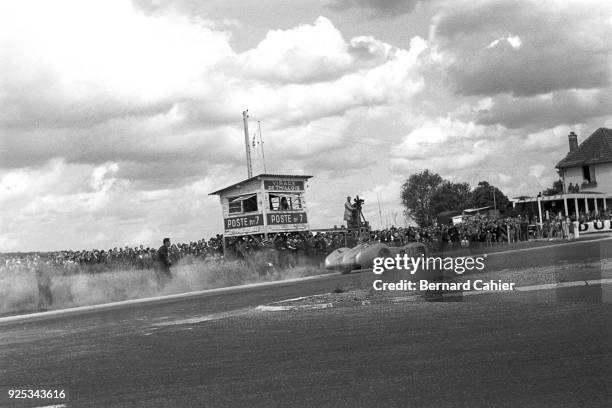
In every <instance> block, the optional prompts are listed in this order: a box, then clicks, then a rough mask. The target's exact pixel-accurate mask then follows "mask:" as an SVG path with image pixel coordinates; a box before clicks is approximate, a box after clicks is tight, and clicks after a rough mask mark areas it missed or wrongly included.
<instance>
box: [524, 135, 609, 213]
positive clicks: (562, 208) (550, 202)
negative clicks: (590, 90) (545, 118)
mask: <svg viewBox="0 0 612 408" xmlns="http://www.w3.org/2000/svg"><path fill="white" fill-rule="evenodd" d="M568 139H569V152H568V153H567V155H566V156H565V158H563V159H562V160H561V161H560V162H559V163H557V165H556V166H555V167H556V168H557V169H558V171H559V175H560V176H561V180H562V181H563V193H562V194H558V195H554V196H539V197H521V198H517V199H514V200H512V201H513V206H515V207H516V205H517V204H521V203H537V207H538V213H539V219H540V222H541V221H542V219H543V214H544V215H546V214H550V213H552V214H553V215H554V216H557V215H561V216H574V217H576V218H577V219H578V218H579V216H580V214H590V213H593V212H595V213H600V212H602V211H605V210H606V209H607V208H608V207H610V206H611V205H612V201H611V199H612V129H606V128H599V129H597V130H596V131H595V132H594V133H593V134H592V135H590V136H589V137H587V138H586V139H585V140H584V141H583V142H582V143H580V144H578V136H577V135H576V134H575V133H574V132H571V133H570V134H569V136H568Z"/></svg>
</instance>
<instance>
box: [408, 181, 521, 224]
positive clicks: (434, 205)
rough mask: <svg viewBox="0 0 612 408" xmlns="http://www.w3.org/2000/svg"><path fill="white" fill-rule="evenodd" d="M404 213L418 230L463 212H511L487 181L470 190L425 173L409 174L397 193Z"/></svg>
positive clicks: (506, 198)
mask: <svg viewBox="0 0 612 408" xmlns="http://www.w3.org/2000/svg"><path fill="white" fill-rule="evenodd" d="M401 199H402V204H403V205H404V207H405V208H406V210H405V213H406V215H407V216H409V217H410V218H412V219H413V220H414V221H415V222H416V223H417V224H418V225H419V226H420V227H428V226H430V225H433V224H434V223H435V222H436V217H437V215H438V214H439V213H441V212H445V211H461V210H465V209H467V208H481V207H488V206H491V207H493V206H495V207H496V208H497V209H498V210H499V211H500V213H501V214H504V213H507V212H509V211H511V210H512V204H511V202H510V200H509V199H508V197H507V196H506V195H505V194H504V193H503V192H502V191H501V190H500V189H498V188H497V187H495V186H492V185H491V184H490V183H489V182H488V181H481V182H479V183H478V185H477V186H476V187H474V188H473V189H472V188H471V187H470V185H469V184H468V183H454V182H452V181H450V180H446V179H444V178H442V177H441V176H440V175H439V174H437V173H434V172H431V171H429V170H428V169H426V170H424V171H422V172H420V173H416V174H412V175H411V176H410V177H409V178H408V179H407V180H406V182H404V184H403V185H402V189H401Z"/></svg>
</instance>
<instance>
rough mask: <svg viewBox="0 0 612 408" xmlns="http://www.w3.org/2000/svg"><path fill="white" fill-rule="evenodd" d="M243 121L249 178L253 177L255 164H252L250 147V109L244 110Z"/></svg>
mask: <svg viewBox="0 0 612 408" xmlns="http://www.w3.org/2000/svg"><path fill="white" fill-rule="evenodd" d="M242 122H243V123H244V147H245V148H246V159H247V172H248V174H249V178H251V177H253V166H252V165H251V149H250V148H249V110H248V109H247V110H245V111H242Z"/></svg>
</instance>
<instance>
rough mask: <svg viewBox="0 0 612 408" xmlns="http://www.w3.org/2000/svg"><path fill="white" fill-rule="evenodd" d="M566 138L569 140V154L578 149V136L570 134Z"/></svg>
mask: <svg viewBox="0 0 612 408" xmlns="http://www.w3.org/2000/svg"><path fill="white" fill-rule="evenodd" d="M567 138H568V139H569V149H570V153H571V152H573V151H575V150H577V149H578V135H576V134H575V133H574V132H570V134H569V135H568V136H567Z"/></svg>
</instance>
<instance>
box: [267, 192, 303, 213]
mask: <svg viewBox="0 0 612 408" xmlns="http://www.w3.org/2000/svg"><path fill="white" fill-rule="evenodd" d="M302 204H303V203H302V197H300V196H299V195H297V194H270V210H272V211H288V210H301V209H302V208H303V205H302Z"/></svg>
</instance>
